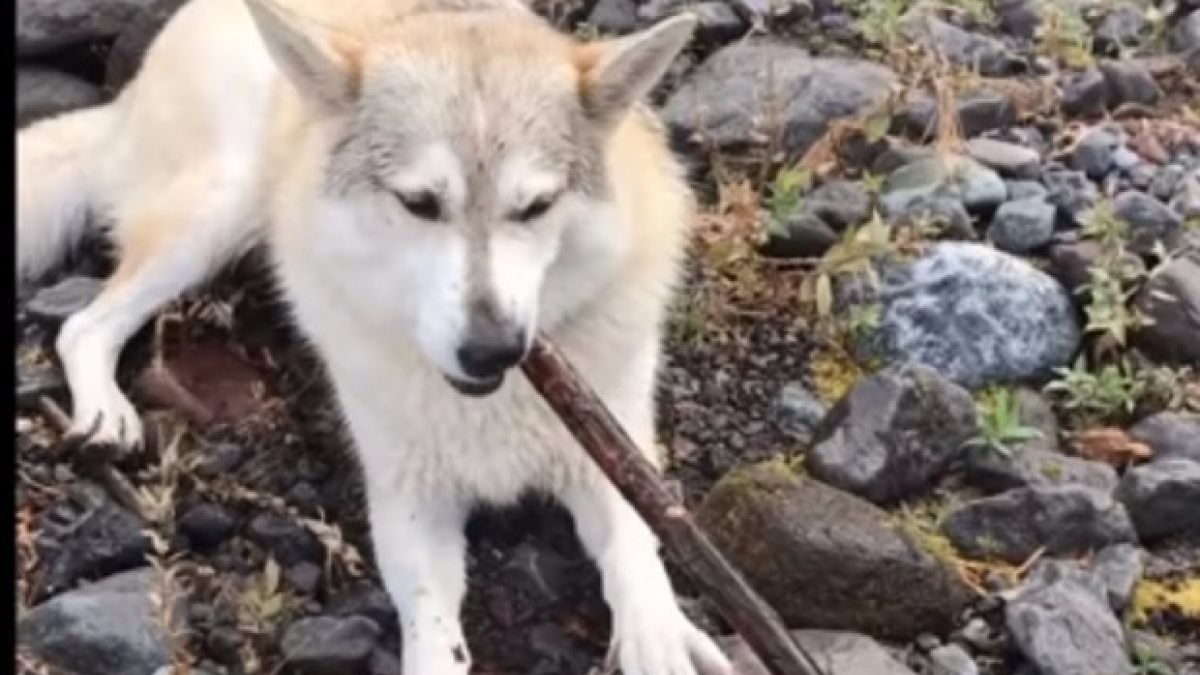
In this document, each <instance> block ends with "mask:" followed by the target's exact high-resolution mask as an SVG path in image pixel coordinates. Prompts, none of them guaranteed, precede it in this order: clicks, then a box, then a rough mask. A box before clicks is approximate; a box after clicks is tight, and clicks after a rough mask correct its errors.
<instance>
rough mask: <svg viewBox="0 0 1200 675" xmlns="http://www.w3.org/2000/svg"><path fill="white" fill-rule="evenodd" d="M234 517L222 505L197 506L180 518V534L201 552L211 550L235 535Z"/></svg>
mask: <svg viewBox="0 0 1200 675" xmlns="http://www.w3.org/2000/svg"><path fill="white" fill-rule="evenodd" d="M235 524H236V523H235V521H234V519H233V515H232V514H230V513H229V510H228V509H226V508H225V507H224V506H221V505H220V504H197V505H196V506H193V507H192V508H190V509H188V510H187V511H186V512H185V513H184V514H183V515H182V516H180V518H179V522H178V526H179V532H180V533H181V534H183V535H184V536H185V537H187V538H188V541H189V542H191V544H192V546H193V547H194V548H196V549H198V550H200V551H205V550H211V549H213V548H216V547H217V546H220V545H221V543H222V542H224V541H225V540H226V539H228V538H229V535H231V534H233V528H234V525H235Z"/></svg>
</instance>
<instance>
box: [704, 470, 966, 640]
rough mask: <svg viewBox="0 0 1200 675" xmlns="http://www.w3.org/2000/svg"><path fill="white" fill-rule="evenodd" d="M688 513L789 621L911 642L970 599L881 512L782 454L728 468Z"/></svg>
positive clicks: (951, 574)
mask: <svg viewBox="0 0 1200 675" xmlns="http://www.w3.org/2000/svg"><path fill="white" fill-rule="evenodd" d="M696 517H697V522H698V523H699V524H700V526H701V527H702V528H703V529H704V530H705V532H706V533H707V534H708V536H709V537H710V538H711V539H712V541H713V542H714V544H715V545H716V546H717V547H718V548H720V549H721V551H722V552H723V553H724V554H725V555H726V556H727V557H728V558H729V560H730V562H731V563H732V564H733V565H734V566H736V567H737V568H738V570H739V571H740V572H741V573H742V574H743V575H744V576H745V578H746V580H747V581H748V582H749V583H750V584H751V585H752V586H753V587H754V588H755V590H756V591H757V592H758V593H759V594H761V595H762V596H763V598H764V599H765V600H766V601H767V602H768V603H769V604H771V605H772V606H773V607H774V608H775V610H776V611H777V612H779V614H780V616H781V617H782V619H783V620H784V622H785V623H786V624H787V625H788V626H789V627H791V628H810V627H812V628H815V627H820V628H825V629H830V630H849V631H857V632H862V633H866V634H869V635H872V636H875V637H879V638H883V639H893V640H910V639H913V638H915V637H916V636H917V635H918V634H920V633H923V632H932V633H944V632H946V631H948V630H950V628H951V627H952V625H953V623H954V621H955V617H956V615H957V614H958V613H959V611H960V610H961V609H962V608H963V607H964V606H965V605H966V604H967V603H968V602H969V601H970V599H971V592H970V590H969V589H968V588H967V586H966V585H965V584H964V583H963V581H962V579H961V578H960V577H959V576H958V574H957V573H956V572H955V571H954V570H953V569H952V568H951V567H950V566H949V565H947V564H946V563H945V562H944V561H941V560H939V559H937V558H936V557H934V556H933V555H931V554H929V553H928V552H926V551H924V550H922V549H921V547H920V546H918V545H917V544H916V542H914V541H913V539H911V538H910V537H909V536H908V535H907V534H905V533H904V532H903V531H900V530H899V529H897V528H894V527H892V526H891V525H890V524H889V517H888V514H887V513H886V512H885V511H883V510H882V509H880V508H878V507H876V506H874V505H872V504H870V503H869V502H867V501H864V500H862V499H859V498H858V497H855V496H853V495H851V494H848V493H845V492H841V491H839V490H837V489H834V488H832V487H829V486H827V485H824V484H821V483H819V482H816V481H814V480H811V479H807V478H804V477H802V476H800V475H798V474H796V473H795V472H793V471H791V470H789V468H788V467H787V465H786V464H783V463H781V462H767V463H763V464H758V465H754V466H750V467H746V468H742V469H738V470H735V471H733V472H731V473H730V474H728V475H727V476H726V477H725V478H723V479H722V480H721V481H720V482H718V483H717V485H716V486H715V487H714V488H713V490H712V492H711V493H710V494H709V495H708V497H707V499H706V500H705V501H704V503H703V504H702V505H701V506H700V508H699V509H698V510H697V514H696Z"/></svg>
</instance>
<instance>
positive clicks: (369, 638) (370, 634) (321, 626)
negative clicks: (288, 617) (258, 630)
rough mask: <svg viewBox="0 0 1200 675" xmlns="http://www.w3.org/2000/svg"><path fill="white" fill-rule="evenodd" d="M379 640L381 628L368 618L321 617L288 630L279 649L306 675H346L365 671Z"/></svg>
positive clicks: (299, 623)
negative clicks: (361, 670)
mask: <svg viewBox="0 0 1200 675" xmlns="http://www.w3.org/2000/svg"><path fill="white" fill-rule="evenodd" d="M379 636H380V630H379V626H377V625H376V624H375V622H374V621H372V620H370V619H368V618H366V617H362V616H352V617H348V618H340V617H332V616H318V617H313V618H308V619H300V620H299V621H297V622H295V623H293V624H292V625H290V626H288V628H287V631H286V632H284V634H283V639H282V640H281V641H280V643H279V648H280V651H281V652H282V653H283V658H284V660H285V661H286V662H287V663H288V665H289V666H291V667H292V668H294V669H295V670H298V671H300V672H303V673H305V675H344V673H348V672H353V671H355V670H358V669H361V668H364V667H366V665H367V663H368V662H369V660H370V658H371V653H372V652H373V651H374V650H375V645H376V644H377V643H378V642H379Z"/></svg>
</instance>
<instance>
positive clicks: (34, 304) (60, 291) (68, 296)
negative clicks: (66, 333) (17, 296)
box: [25, 277, 104, 325]
mask: <svg viewBox="0 0 1200 675" xmlns="http://www.w3.org/2000/svg"><path fill="white" fill-rule="evenodd" d="M103 287H104V282H102V281H101V280H99V279H94V278H92V277H68V278H66V279H63V280H62V281H60V282H58V283H56V284H54V285H53V286H48V287H46V288H43V289H41V290H39V291H38V292H37V293H36V294H35V295H34V296H33V297H32V298H30V300H29V302H28V303H26V304H25V311H26V312H28V313H29V317H30V318H32V319H36V320H38V321H43V322H45V323H48V324H54V325H57V324H60V323H62V322H63V321H66V320H67V319H68V318H70V317H71V315H72V314H75V313H76V312H78V311H80V310H82V309H83V308H84V307H87V306H88V305H90V304H91V303H92V300H95V299H96V296H97V295H99V294H100V291H101V289H102V288H103Z"/></svg>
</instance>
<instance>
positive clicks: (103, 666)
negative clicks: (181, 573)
mask: <svg viewBox="0 0 1200 675" xmlns="http://www.w3.org/2000/svg"><path fill="white" fill-rule="evenodd" d="M162 583H163V582H162V581H161V580H160V579H159V578H158V573H157V572H155V571H153V570H151V569H150V568H143V569H139V570H132V571H128V572H124V573H121V574H118V575H115V576H112V577H108V578H107V579H104V580H103V581H100V582H98V583H95V584H90V585H86V586H83V587H81V588H79V589H76V590H73V591H70V592H68V593H64V594H62V595H60V596H58V597H56V598H54V599H52V600H50V601H48V602H45V603H42V604H40V605H38V606H36V607H34V608H33V609H31V610H29V612H28V613H26V614H25V615H24V616H23V617H21V619H20V624H19V626H18V629H17V632H18V636H19V637H18V639H19V642H20V645H21V648H22V649H27V650H29V651H30V652H31V653H33V654H34V655H35V656H37V657H39V658H40V659H42V660H43V661H45V662H46V663H47V664H49V665H51V666H55V667H58V668H63V669H65V670H67V671H69V672H70V673H72V674H73V675H131V674H133V673H153V672H155V670H156V669H158V668H160V667H162V666H165V665H167V664H169V663H170V656H171V655H170V652H169V650H168V648H167V645H166V644H165V643H164V640H163V637H162V627H161V625H160V622H159V620H158V618H157V617H156V616H155V613H154V611H153V607H152V605H151V594H152V592H155V591H156V590H159V589H160V586H161V584H162ZM168 594H169V595H171V597H172V601H173V602H176V603H182V602H183V601H184V597H185V596H184V594H183V593H182V592H180V591H179V589H176V590H175V591H174V592H171V591H169V590H168ZM184 611H185V610H184V608H183V605H182V604H177V607H176V609H175V611H174V612H172V613H173V614H174V615H175V616H182V615H183V614H184Z"/></svg>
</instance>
